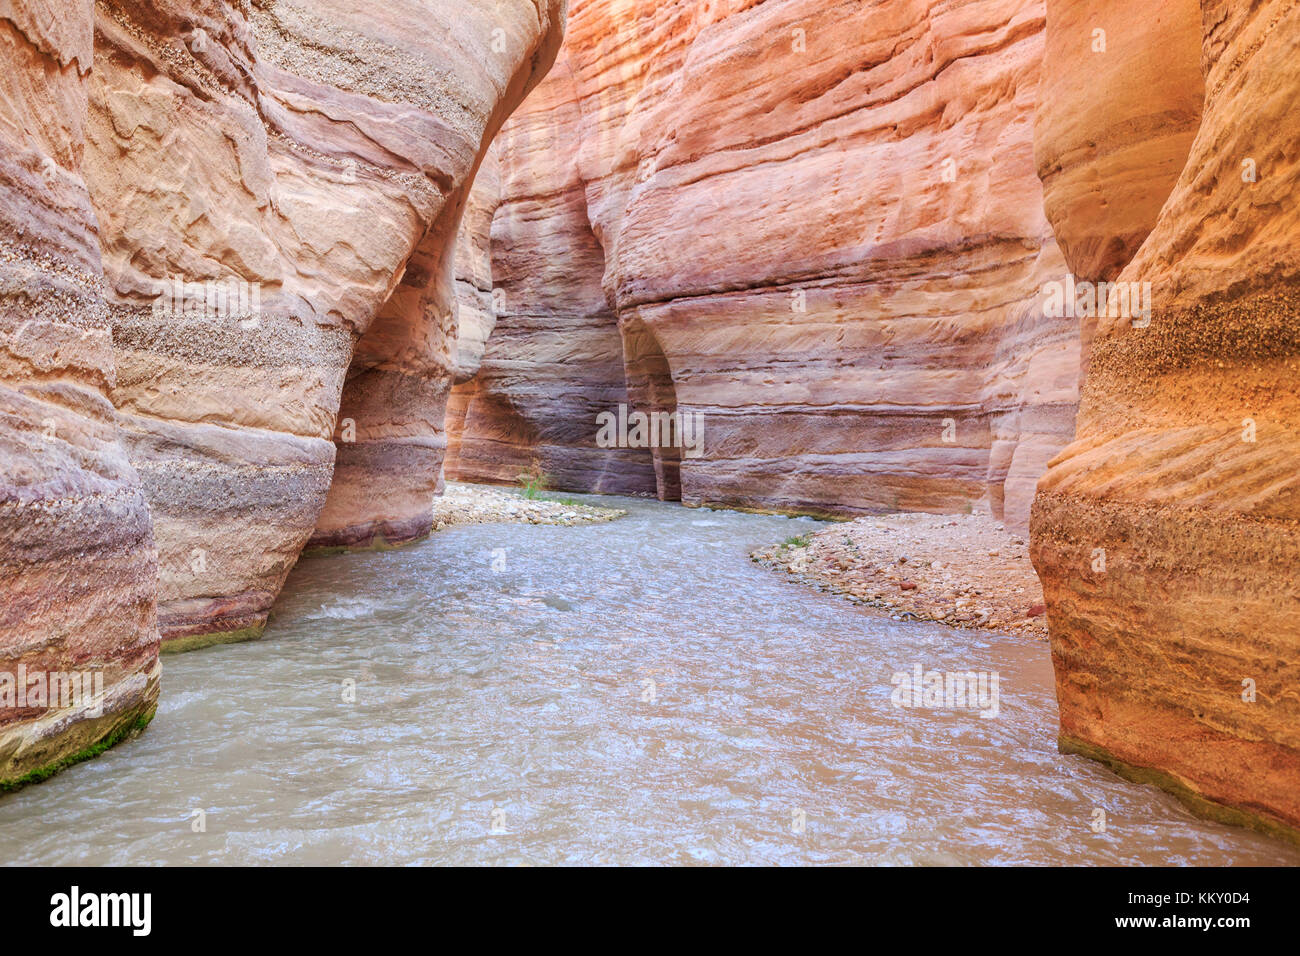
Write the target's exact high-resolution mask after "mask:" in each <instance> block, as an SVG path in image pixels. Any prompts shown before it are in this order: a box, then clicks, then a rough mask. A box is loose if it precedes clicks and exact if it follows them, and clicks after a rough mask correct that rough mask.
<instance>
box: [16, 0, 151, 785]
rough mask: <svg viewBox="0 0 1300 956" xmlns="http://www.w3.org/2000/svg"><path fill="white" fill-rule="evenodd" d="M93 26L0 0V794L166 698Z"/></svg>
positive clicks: (62, 13) (76, 13)
mask: <svg viewBox="0 0 1300 956" xmlns="http://www.w3.org/2000/svg"><path fill="white" fill-rule="evenodd" d="M93 30H94V24H93V20H92V11H91V7H90V5H89V4H66V5H62V6H56V5H49V4H34V5H30V6H27V5H20V4H13V3H7V4H4V5H3V8H0V60H2V61H3V62H4V63H5V65H6V67H7V69H5V70H4V72H3V74H0V592H2V593H0V788H4V787H5V786H8V785H11V784H14V783H17V782H19V781H23V780H28V779H39V778H40V777H41V776H42V775H43V774H45V773H48V772H50V771H52V770H53V769H55V768H57V767H58V766H60V765H62V764H63V763H65V762H67V761H70V760H75V759H78V758H80V757H83V756H86V755H87V754H88V752H89V750H90V748H92V747H93V746H94V745H96V744H97V743H100V742H102V741H113V740H116V739H118V738H119V737H121V736H122V735H123V734H125V733H128V732H129V731H131V730H132V729H133V728H135V727H136V726H138V725H140V724H142V723H144V722H147V721H148V719H149V718H150V717H151V716H152V715H153V709H154V706H155V702H156V701H157V697H158V629H157V626H156V617H155V608H154V590H155V576H156V564H155V552H154V543H153V536H152V533H151V530H150V523H149V511H148V506H147V504H146V501H145V495H144V493H143V491H142V489H141V484H140V480H139V478H138V476H137V475H136V472H135V471H134V469H132V467H131V465H130V462H129V461H128V460H127V456H126V453H125V452H124V450H123V448H122V445H121V442H120V441H119V440H118V432H117V427H116V422H115V415H114V411H113V406H112V403H111V402H110V401H109V398H108V394H109V391H110V390H111V389H112V387H113V383H114V363H113V351H112V333H111V327H110V321H109V315H108V312H107V310H106V309H105V304H104V291H103V271H102V268H101V264H100V252H99V242H98V226H97V223H96V219H95V211H94V208H93V206H92V204H91V201H90V196H89V194H88V192H87V189H86V181H85V178H84V172H85V168H84V166H85V164H84V159H85V154H86V141H85V138H86V101H87V91H86V88H87V77H88V76H89V75H90V71H91V66H92V53H91V50H92V36H93ZM85 677H89V678H90V680H89V683H88V684H87V683H84V682H83V678H85ZM74 681H75V683H74ZM51 683H53V684H54V686H53V688H51ZM65 688H66V691H65ZM87 692H88V693H87ZM100 695H102V696H100ZM51 696H53V698H54V699H53V700H51Z"/></svg>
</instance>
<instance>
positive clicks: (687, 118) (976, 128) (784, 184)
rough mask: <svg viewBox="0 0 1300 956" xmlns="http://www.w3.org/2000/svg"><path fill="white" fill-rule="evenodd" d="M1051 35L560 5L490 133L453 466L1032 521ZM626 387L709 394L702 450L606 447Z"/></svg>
mask: <svg viewBox="0 0 1300 956" xmlns="http://www.w3.org/2000/svg"><path fill="white" fill-rule="evenodd" d="M1044 35H1045V27H1044V10H1043V5H1042V3H1039V2H1025V0H1001V2H974V3H964V4H953V5H936V4H933V3H929V2H919V0H918V2H899V3H888V4H863V3H857V2H852V3H847V2H846V3H830V4H827V3H823V2H813V0H769V2H766V3H761V4H760V3H745V2H735V3H730V4H728V3H716V4H705V3H668V4H657V5H645V4H633V3H627V2H615V0H580V2H576V3H574V4H573V5H572V13H571V16H570V21H569V27H568V40H567V42H566V46H565V49H564V51H562V53H561V60H560V63H559V65H558V66H557V68H556V69H555V70H554V71H553V72H552V74H551V76H550V77H549V78H548V79H547V81H546V82H545V83H543V84H542V86H541V87H540V88H539V90H538V91H537V95H536V96H534V97H533V98H531V99H530V100H529V102H528V103H527V104H525V106H524V108H523V110H521V112H520V113H519V114H517V115H516V117H514V118H513V119H512V120H511V122H510V123H509V124H508V125H507V128H506V130H505V131H504V132H503V134H502V137H501V139H500V148H501V152H502V162H503V169H504V180H503V181H504V187H503V200H502V205H501V208H500V210H499V211H498V213H497V216H496V220H495V223H494V226H493V257H492V258H493V262H492V265H493V280H494V285H495V286H496V287H497V288H498V290H500V293H501V295H500V300H501V302H502V304H503V305H504V308H503V309H502V310H501V312H500V314H499V315H498V324H497V328H496V331H495V332H494V334H493V338H492V339H491V340H490V341H489V344H488V349H487V354H486V356H485V358H484V362H483V372H482V374H481V375H480V377H479V378H478V379H476V380H474V381H473V382H471V383H469V384H467V385H464V386H460V387H459V388H458V390H457V391H458V393H460V394H459V396H458V398H457V399H454V400H453V401H454V402H459V403H463V405H464V406H465V409H466V412H465V416H464V424H463V426H460V425H459V424H458V423H456V424H455V425H454V427H458V428H463V436H462V439H461V440H462V442H463V444H462V446H461V448H460V454H459V455H458V457H457V459H456V461H455V462H454V463H452V464H453V465H454V468H452V469H449V474H455V475H460V476H464V477H475V478H496V479H501V480H509V479H510V478H512V477H513V473H514V472H516V471H517V470H518V469H519V466H520V465H521V464H524V463H526V462H528V461H529V460H530V459H534V458H536V459H540V461H541V464H542V467H543V468H544V470H546V471H548V472H549V473H551V474H553V475H558V476H560V477H561V479H562V483H563V484H564V486H566V487H572V488H580V489H587V488H606V487H608V483H609V475H610V474H611V473H616V474H619V475H624V476H626V475H628V474H629V467H630V465H631V462H633V461H637V460H639V461H640V462H641V466H640V471H639V472H638V474H637V478H636V487H637V488H645V489H647V490H654V491H658V492H659V493H660V494H665V495H667V496H672V495H673V492H674V490H675V489H676V488H680V495H681V497H682V498H683V499H684V500H685V501H687V502H688V503H694V504H702V503H715V504H725V505H733V506H739V507H748V508H760V509H777V510H797V511H807V512H830V513H836V514H852V513H862V512H875V511H884V510H890V509H898V508H902V509H921V510H934V511H944V510H958V511H961V510H967V509H970V508H977V507H978V508H991V509H992V510H993V511H994V512H995V513H997V514H999V515H1005V516H1006V518H1007V520H1008V521H1011V522H1012V523H1014V524H1017V525H1022V524H1023V523H1024V522H1025V521H1027V516H1028V507H1029V502H1030V501H1031V499H1032V496H1033V490H1034V486H1035V482H1036V481H1037V479H1038V476H1039V475H1040V474H1041V473H1042V471H1043V469H1044V468H1045V466H1046V462H1047V460H1048V459H1049V458H1050V457H1051V456H1052V455H1053V454H1054V453H1055V452H1056V451H1057V450H1059V448H1060V447H1062V446H1063V445H1064V444H1065V443H1066V442H1067V441H1068V440H1069V439H1070V437H1071V436H1072V433H1073V422H1074V415H1075V402H1076V392H1077V377H1078V366H1079V354H1078V345H1077V338H1078V323H1077V321H1075V320H1073V319H1071V318H1068V317H1059V318H1046V317H1045V316H1044V315H1043V309H1042V305H1041V301H1040V300H1041V296H1040V295H1039V294H1038V290H1039V288H1040V287H1041V286H1042V285H1043V283H1045V282H1046V281H1049V280H1050V279H1054V278H1059V277H1060V275H1061V274H1062V273H1063V272H1064V271H1065V264H1064V261H1063V260H1062V257H1061V255H1060V253H1059V251H1058V250H1057V247H1056V243H1055V241H1054V239H1053V238H1052V233H1051V229H1050V226H1049V225H1048V222H1047V219H1046V217H1045V215H1044V212H1043V196H1042V188H1041V185H1040V183H1039V180H1038V177H1037V175H1036V172H1035V159H1034V152H1033V126H1034V103H1035V99H1036V96H1037V93H1038V89H1039V74H1040V62H1041V60H1042V57H1043V52H1044ZM845 37H853V38H855V42H852V43H846V42H845V41H844V38H845ZM620 365H621V368H620ZM652 382H653V383H657V387H655V388H653V389H649V390H647V388H646V387H645V383H652ZM638 383H643V384H641V385H639V384H638ZM638 391H639V392H640V393H641V394H640V396H639V397H638V396H637V395H634V394H633V393H635V392H638ZM651 393H653V397H649V398H648V397H646V396H648V395H650V394H651ZM460 396H463V397H460ZM629 396H631V397H630V398H629ZM626 401H631V402H632V404H633V405H634V407H635V406H637V404H638V402H639V403H641V404H642V405H644V406H645V407H646V409H647V410H667V409H675V410H676V411H677V412H678V413H679V414H682V415H698V416H700V421H701V422H702V425H703V446H702V450H701V454H700V455H699V456H698V457H690V456H685V455H680V454H679V453H677V452H676V451H675V450H674V449H654V450H645V449H641V450H637V449H602V448H599V447H597V443H596V438H597V432H598V426H597V418H596V416H597V415H598V414H599V413H600V412H601V411H603V410H607V409H616V407H617V405H618V404H619V403H620V402H626ZM647 403H648V404H647ZM620 459H621V460H620ZM678 459H680V461H678ZM646 462H648V463H649V466H648V467H647V465H646ZM678 470H680V473H679V474H674V473H675V472H677V471H678ZM625 480H626V479H625Z"/></svg>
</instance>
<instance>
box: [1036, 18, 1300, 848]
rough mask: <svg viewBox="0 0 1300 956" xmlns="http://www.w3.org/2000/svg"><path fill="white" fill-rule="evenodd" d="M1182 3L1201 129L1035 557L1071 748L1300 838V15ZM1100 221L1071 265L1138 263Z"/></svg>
mask: <svg viewBox="0 0 1300 956" xmlns="http://www.w3.org/2000/svg"><path fill="white" fill-rule="evenodd" d="M1062 6H1067V7H1069V6H1093V7H1099V8H1102V9H1103V10H1104V9H1108V8H1109V7H1110V5H1109V4H1062ZM1191 6H1192V7H1193V8H1192V9H1186V10H1181V14H1180V15H1182V16H1185V17H1187V18H1189V19H1193V18H1194V19H1193V23H1194V24H1195V27H1196V28H1197V29H1200V30H1202V31H1203V32H1202V36H1201V48H1200V51H1199V54H1198V56H1199V60H1198V62H1199V63H1201V64H1203V65H1204V67H1205V73H1204V83H1203V86H1204V90H1205V102H1204V114H1203V117H1202V119H1201V122H1200V125H1199V127H1198V129H1197V132H1196V136H1195V140H1194V142H1193V143H1192V145H1191V147H1190V152H1189V155H1188V158H1187V162H1186V165H1185V167H1184V168H1183V169H1182V172H1181V174H1180V176H1179V177H1178V179H1177V182H1176V184H1174V186H1173V187H1172V192H1171V194H1170V195H1169V196H1168V198H1167V200H1166V201H1164V202H1163V208H1162V209H1161V211H1160V213H1159V216H1158V219H1157V220H1156V221H1155V223H1154V228H1153V229H1152V231H1151V232H1150V234H1149V235H1148V236H1147V237H1146V240H1145V242H1144V243H1143V244H1142V245H1141V247H1140V248H1139V249H1138V250H1137V251H1136V254H1135V255H1134V257H1133V259H1132V261H1130V262H1128V264H1127V265H1126V266H1125V267H1124V269H1123V271H1122V273H1120V275H1119V277H1118V278H1119V280H1120V281H1123V282H1150V283H1152V296H1153V303H1154V309H1153V315H1152V319H1151V322H1150V324H1149V325H1147V326H1142V325H1141V324H1140V323H1139V324H1138V325H1137V327H1135V324H1134V323H1133V322H1131V321H1125V320H1123V319H1121V318H1102V319H1099V320H1098V322H1097V334H1096V339H1095V341H1094V343H1093V347H1092V352H1091V358H1090V366H1089V370H1088V375H1087V380H1086V386H1085V390H1084V394H1083V401H1082V406H1081V409H1080V414H1079V421H1078V440H1077V441H1076V442H1075V443H1073V444H1072V445H1070V446H1069V447H1068V448H1067V449H1065V451H1063V452H1062V453H1061V455H1060V456H1059V457H1058V458H1057V459H1056V460H1055V462H1054V463H1053V466H1052V468H1051V470H1050V471H1049V472H1048V474H1047V475H1046V476H1045V477H1044V478H1043V480H1042V482H1041V483H1040V485H1039V492H1038V498H1037V500H1036V502H1035V505H1034V517H1033V536H1032V548H1033V559H1034V564H1035V567H1036V568H1037V570H1038V572H1039V574H1040V576H1041V577H1042V580H1043V584H1044V592H1045V596H1046V601H1047V605H1048V616H1049V622H1050V630H1051V642H1052V656H1053V663H1054V664H1055V667H1056V675H1057V692H1058V697H1059V699H1060V709H1061V743H1062V746H1063V747H1064V748H1066V749H1070V750H1077V751H1079V752H1082V753H1086V754H1089V755H1090V756H1095V757H1098V758H1100V759H1103V760H1107V761H1109V762H1111V763H1112V764H1113V765H1115V766H1116V767H1118V768H1119V769H1120V770H1121V771H1122V772H1125V773H1128V774H1130V775H1132V776H1134V777H1136V778H1138V779H1147V780H1153V781H1155V782H1157V783H1160V784H1161V785H1163V786H1166V787H1168V788H1170V789H1171V790H1174V791H1175V792H1177V793H1179V794H1180V795H1182V796H1183V797H1184V798H1185V799H1186V800H1187V801H1188V802H1189V803H1191V804H1192V805H1193V806H1195V807H1197V808H1198V809H1200V810H1202V811H1205V812H1209V813H1212V814H1214V815H1217V816H1226V817H1227V818H1229V819H1234V820H1239V821H1246V822H1252V823H1254V824H1256V825H1259V826H1262V827H1265V828H1272V829H1275V830H1279V831H1281V832H1286V833H1288V834H1289V835H1290V836H1291V837H1293V838H1296V837H1297V834H1298V833H1300V697H1297V694H1296V688H1297V687H1300V626H1297V623H1296V622H1297V620H1300V586H1298V584H1297V582H1300V468H1298V467H1297V463H1300V387H1297V382H1300V331H1298V326H1297V323H1296V318H1295V317H1296V305H1297V294H1298V293H1297V289H1298V287H1300V282H1298V280H1300V252H1297V247H1296V241H1295V240H1296V236H1297V234H1300V216H1298V214H1297V210H1296V204H1295V197H1296V195H1297V190H1298V189H1300V156H1298V155H1297V152H1296V149H1295V116H1294V101H1295V97H1296V94H1297V91H1298V90H1300V58H1297V56H1296V37H1297V36H1300V9H1297V8H1296V6H1295V5H1294V4H1292V3H1288V2H1256V3H1234V2H1227V0H1204V2H1202V3H1201V4H1200V9H1199V10H1196V9H1194V5H1191ZM1176 7H1180V5H1178V4H1174V5H1171V10H1172V9H1173V8H1176ZM1162 8H1163V5H1162ZM1051 9H1053V6H1052V5H1049V16H1050V11H1051ZM1180 9H1181V8H1180ZM1126 22H1129V21H1128V20H1126ZM1186 27H1187V24H1183V25H1182V26H1178V25H1176V24H1175V25H1173V26H1171V30H1172V34H1173V35H1175V36H1177V35H1180V34H1181V33H1182V32H1183V30H1184V29H1185V28H1186ZM1180 48H1181V47H1180V46H1179V45H1178V44H1173V45H1172V46H1171V45H1170V44H1169V43H1168V42H1167V34H1166V33H1164V32H1161V33H1159V34H1152V35H1151V36H1150V38H1149V40H1148V42H1147V46H1146V48H1145V50H1143V51H1140V53H1139V54H1135V56H1134V60H1135V62H1136V63H1137V65H1135V66H1134V68H1133V69H1134V71H1135V72H1136V73H1137V74H1138V75H1142V71H1143V70H1144V69H1147V67H1145V66H1143V65H1141V61H1143V60H1146V59H1150V60H1151V62H1152V63H1157V64H1159V68H1160V69H1161V70H1163V71H1166V72H1168V73H1169V74H1170V75H1174V76H1186V75H1187V74H1188V73H1189V69H1190V65H1189V64H1188V63H1180V62H1174V61H1172V60H1171V57H1173V56H1174V53H1175V51H1176V50H1178V49H1180ZM1180 55H1181V56H1183V57H1185V58H1188V59H1190V58H1191V56H1192V54H1191V53H1189V52H1186V51H1184V52H1182V53H1181V54H1180ZM1110 69H1115V70H1119V71H1122V70H1123V69H1124V65H1123V64H1122V63H1121V64H1116V65H1115V66H1113V67H1111V68H1110ZM1190 95H1191V94H1190V92H1189V94H1188V96H1189V97H1190ZM1179 117H1180V118H1179V123H1181V114H1179ZM1157 141H1158V142H1159V141H1160V140H1159V139H1158V140H1157ZM1041 150H1048V151H1056V150H1057V147H1056V146H1054V145H1053V144H1045V145H1044V146H1043V147H1041V148H1040V152H1041ZM1157 154H1159V150H1157ZM1127 169H1128V170H1129V171H1126V167H1124V166H1119V165H1116V166H1112V167H1110V168H1109V169H1108V170H1107V168H1106V167H1104V166H1103V167H1101V168H1100V169H1099V171H1098V173H1097V175H1099V176H1103V177H1104V176H1115V177H1116V178H1117V186H1116V195H1119V196H1124V195H1127V194H1128V192H1129V187H1130V185H1131V182H1132V178H1131V176H1130V171H1131V167H1128V168H1127ZM1107 185H1108V183H1107V179H1106V178H1102V179H1101V180H1100V182H1099V184H1098V186H1097V189H1098V190H1099V191H1100V192H1101V193H1103V194H1106V193H1107ZM1050 192H1051V186H1050V185H1049V194H1050ZM1078 221H1079V217H1077V216H1073V215H1069V216H1066V217H1065V219H1064V222H1065V225H1066V228H1067V229H1069V228H1071V226H1070V224H1071V223H1072V222H1074V223H1077V222H1078ZM1096 223H1097V224H1098V225H1097V228H1098V230H1099V231H1098V232H1097V233H1096V234H1095V235H1096V236H1098V237H1100V238H1101V239H1102V240H1104V241H1098V240H1097V239H1093V238H1089V237H1090V236H1092V235H1094V234H1093V233H1092V227H1091V226H1089V227H1088V228H1086V229H1083V230H1082V231H1081V232H1080V233H1079V236H1081V237H1082V240H1081V242H1080V245H1081V246H1086V245H1092V246H1094V247H1095V248H1097V249H1104V248H1114V249H1121V248H1127V247H1128V246H1129V245H1131V240H1130V238H1128V237H1129V236H1130V232H1129V229H1128V228H1127V227H1126V226H1124V225H1123V223H1121V222H1120V221H1118V220H1116V221H1110V222H1108V221H1107V220H1106V218H1105V217H1099V218H1098V219H1097V220H1096ZM1106 237H1109V238H1106ZM1073 238H1074V237H1067V236H1063V237H1062V242H1063V243H1064V244H1066V245H1070V244H1071V243H1072V241H1073Z"/></svg>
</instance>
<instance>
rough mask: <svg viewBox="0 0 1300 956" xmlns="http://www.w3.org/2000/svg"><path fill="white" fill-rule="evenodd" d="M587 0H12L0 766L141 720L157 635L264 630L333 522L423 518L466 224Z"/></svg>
mask: <svg viewBox="0 0 1300 956" xmlns="http://www.w3.org/2000/svg"><path fill="white" fill-rule="evenodd" d="M564 16H565V4H564V2H562V0H502V2H497V3H492V4H473V5H465V4H462V3H458V2H452V0H418V2H417V0H397V2H389V3H385V4H379V5H373V4H358V3H356V2H354V0H256V2H246V0H148V2H145V0H101V2H97V3H93V4H92V3H91V2H89V0H79V2H73V3H64V4H49V3H29V2H23V0H11V2H7V3H4V4H3V5H0V43H2V44H3V46H2V47H0V56H3V59H4V62H5V63H6V65H7V67H8V69H6V70H5V71H4V75H3V76H2V77H0V89H2V95H0V140H3V146H4V149H3V151H2V152H0V415H2V416H3V418H2V419H0V421H2V423H3V424H2V426H0V570H2V571H3V585H2V587H3V602H2V605H0V606H2V607H3V611H2V612H0V786H4V785H10V784H13V783H15V782H21V781H24V780H30V779H37V778H39V777H41V776H43V775H45V774H46V773H48V772H50V771H51V770H53V769H56V768H57V767H58V766H61V765H63V764H64V763H66V762H68V761H69V760H72V759H77V758H79V757H82V756H86V755H89V754H90V753H93V752H96V751H97V750H98V749H101V748H102V747H103V746H104V745H106V744H107V743H110V742H112V741H114V740H116V739H118V738H120V736H122V735H123V734H124V733H126V732H129V731H130V730H131V729H133V728H135V727H136V726H138V725H140V724H141V723H143V722H144V721H145V720H147V719H148V717H149V716H151V715H152V712H153V708H154V703H155V701H156V697H157V692H158V673H159V670H158V652H159V646H160V638H161V644H162V647H163V648H164V649H167V648H171V649H183V648H185V647H190V646H196V645H199V644H204V643H211V642H214V641H220V640H232V639H240V638H245V637H250V636H254V635H256V634H257V633H259V631H260V629H261V627H262V625H263V624H264V622H265V620H266V617H267V613H268V611H269V609H270V606H271V603H272V601H273V600H274V598H275V595H276V593H277V592H278V590H279V589H280V587H281V585H282V584H283V582H284V580H285V577H286V575H287V574H288V572H289V569H290V568H291V567H292V565H293V563H294V562H295V560H296V559H297V557H298V554H299V552H300V551H301V549H302V548H303V547H304V546H305V545H307V544H308V543H309V542H310V543H311V544H312V545H316V546H321V547H351V546H372V545H375V544H382V543H390V542H398V541H405V540H410V539H413V538H415V537H418V536H419V535H421V534H423V533H425V532H427V530H428V527H429V522H430V517H429V511H430V506H431V504H432V497H433V495H434V493H435V488H436V486H437V483H438V481H439V472H440V468H441V464H442V455H443V449H444V445H445V438H444V435H443V430H442V420H443V410H444V405H445V402H446V397H447V393H448V390H449V388H450V385H451V382H452V379H453V377H454V376H455V375H456V374H457V372H456V368H457V363H458V361H459V359H458V357H457V349H458V347H457V344H456V338H457V328H456V312H455V309H454V297H455V283H454V270H453V264H454V257H455V242H454V240H455V237H456V232H457V228H458V224H459V221H460V217H461V214H462V211H463V210H464V208H465V205H466V202H467V198H468V191H469V186H470V184H471V182H472V181H473V179H474V176H475V173H476V172H477V170H478V167H479V165H480V162H481V160H482V157H483V154H484V152H485V149H486V146H487V144H488V142H489V141H490V140H491V138H492V137H493V136H494V135H495V133H496V131H497V129H498V128H499V127H500V125H501V123H502V122H503V121H504V120H505V118H506V116H507V115H508V114H509V112H510V111H511V110H512V109H513V108H514V107H515V106H516V105H517V104H518V103H519V102H520V101H521V100H522V99H523V97H524V96H525V94H526V93H527V92H528V90H529V89H530V88H531V87H532V86H533V85H535V84H536V83H537V82H538V81H540V79H541V77H542V75H543V74H544V73H545V72H546V70H547V69H548V68H549V66H550V64H551V63H552V61H553V59H554V56H555V53H556V51H557V49H558V46H559V42H560V39H561V36H562V30H563V21H564ZM478 334H479V336H480V338H481V337H482V334H483V333H482V332H481V331H480V332H479V333H478ZM19 668H21V669H22V670H23V672H24V673H25V674H33V673H36V672H39V673H41V674H46V673H60V674H61V673H65V672H66V673H80V672H94V673H96V674H98V675H99V676H100V678H101V680H102V684H103V686H104V693H103V699H102V700H100V701H99V702H98V703H96V702H91V703H90V704H85V703H84V702H82V703H80V704H79V703H77V702H75V701H65V700H63V699H60V700H59V701H51V700H48V699H41V698H36V699H35V700H33V699H32V698H31V697H27V696H26V695H24V696H23V698H22V705H19V704H17V703H16V701H18V700H19V698H18V697H16V696H15V697H14V698H13V700H14V701H15V702H12V703H11V702H10V701H9V699H8V698H6V690H7V689H8V685H7V683H6V679H5V677H6V675H9V677H10V678H11V681H10V683H11V682H12V678H13V676H14V675H16V674H17V673H18V670H19ZM41 686H46V685H45V682H44V681H42V682H41Z"/></svg>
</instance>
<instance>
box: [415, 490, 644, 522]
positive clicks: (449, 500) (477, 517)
mask: <svg viewBox="0 0 1300 956" xmlns="http://www.w3.org/2000/svg"><path fill="white" fill-rule="evenodd" d="M544 494H549V493H544ZM556 497H563V496H562V495H556ZM625 514H627V512H626V511H624V510H622V509H621V508H598V507H595V506H594V505H584V504H578V503H577V502H574V503H573V504H566V503H564V502H563V501H555V500H550V499H548V498H545V497H540V498H525V497H524V496H523V495H522V494H521V493H520V492H517V491H513V490H510V489H507V488H499V487H495V486H492V485H468V484H462V483H461V482H458V481H449V482H447V490H446V491H445V492H444V493H443V495H442V496H441V497H439V498H435V499H434V500H433V530H434V531H442V530H443V529H444V528H451V527H455V526H456V525H462V524H496V523H516V524H561V525H580V524H597V523H599V522H602V521H612V520H614V519H615V518H621V517H622V516H623V515H625Z"/></svg>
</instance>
